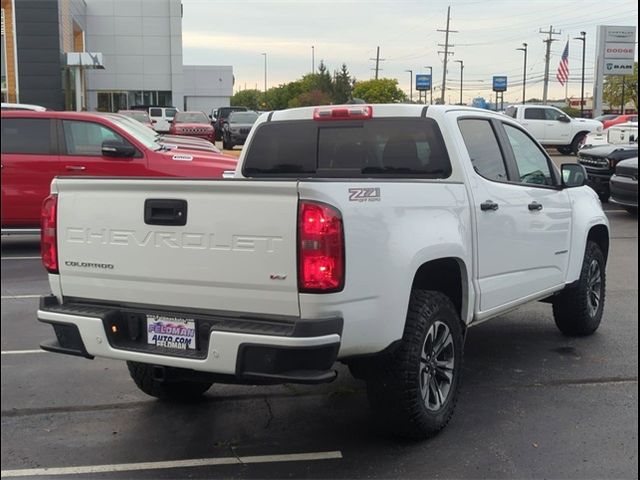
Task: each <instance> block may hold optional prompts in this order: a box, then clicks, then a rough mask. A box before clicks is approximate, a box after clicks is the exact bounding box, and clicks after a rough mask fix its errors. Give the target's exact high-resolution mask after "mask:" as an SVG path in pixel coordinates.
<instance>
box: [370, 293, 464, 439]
mask: <svg viewBox="0 0 640 480" xmlns="http://www.w3.org/2000/svg"><path fill="white" fill-rule="evenodd" d="M462 349H463V334H462V322H461V320H460V316H459V315H458V313H457V311H456V309H455V307H454V306H453V304H452V303H451V300H449V298H448V297H446V296H445V295H443V294H442V293H439V292H433V291H425V290H414V291H413V292H412V293H411V299H410V302H409V311H408V313H407V320H406V324H405V329H404V333H403V336H402V340H401V343H400V345H399V346H398V348H397V349H396V350H395V351H394V352H393V353H391V354H389V356H388V358H387V359H386V361H383V362H381V364H380V366H381V370H380V372H379V373H378V377H377V378H373V377H372V376H370V377H369V381H368V384H367V392H368V395H369V400H370V403H371V407H372V410H373V411H374V413H375V415H376V416H377V418H378V419H379V420H380V421H381V422H382V423H383V424H384V425H385V426H386V427H387V428H388V429H390V430H391V431H392V432H393V433H395V434H397V435H400V436H402V437H408V438H428V437H431V436H433V435H435V434H436V433H438V432H439V431H440V430H442V429H443V428H444V427H445V426H446V425H447V423H449V420H450V419H451V417H452V416H453V411H454V409H455V405H456V402H457V398H458V386H459V384H460V374H461V372H462Z"/></svg>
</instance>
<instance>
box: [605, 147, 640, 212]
mask: <svg viewBox="0 0 640 480" xmlns="http://www.w3.org/2000/svg"><path fill="white" fill-rule="evenodd" d="M610 185H611V187H610V188H611V201H612V202H614V203H618V204H620V205H622V206H623V207H624V208H625V209H626V210H627V211H628V212H629V213H633V214H636V215H637V214H638V157H636V158H630V159H628V160H623V161H621V162H618V165H616V173H614V174H613V176H612V177H611V183H610Z"/></svg>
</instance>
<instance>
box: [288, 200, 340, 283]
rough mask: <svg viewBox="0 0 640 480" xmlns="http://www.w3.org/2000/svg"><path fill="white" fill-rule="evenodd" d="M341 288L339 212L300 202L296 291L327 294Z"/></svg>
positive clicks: (312, 203)
mask: <svg viewBox="0 0 640 480" xmlns="http://www.w3.org/2000/svg"><path fill="white" fill-rule="evenodd" d="M343 286H344V231H343V228H342V216H341V215H340V212H339V211H338V210H337V209H335V208H334V207H331V206H329V205H326V204H324V203H318V202H309V201H301V202H300V205H299V209H298V289H299V291H300V292H301V293H330V292H337V291H340V290H342V287H343Z"/></svg>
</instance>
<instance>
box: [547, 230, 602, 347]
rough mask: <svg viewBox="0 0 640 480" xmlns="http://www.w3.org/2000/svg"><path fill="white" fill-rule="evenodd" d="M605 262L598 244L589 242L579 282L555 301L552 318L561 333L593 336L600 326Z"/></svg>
mask: <svg viewBox="0 0 640 480" xmlns="http://www.w3.org/2000/svg"><path fill="white" fill-rule="evenodd" d="M605 268H606V262H605V259H604V254H603V253H602V250H601V249H600V247H599V246H598V244H597V243H595V242H591V241H590V242H588V243H587V249H586V251H585V254H584V260H583V262H582V271H581V272H580V279H579V280H578V284H577V285H576V286H575V287H572V288H569V289H567V290H565V291H564V292H562V293H561V294H560V295H558V296H557V297H556V298H555V299H554V300H553V316H554V318H555V321H556V325H557V326H558V328H559V329H560V331H561V332H562V333H564V334H565V335H569V336H586V335H591V334H592V333H593V332H595V331H596V330H597V329H598V327H599V326H600V322H601V320H602V314H603V311H604V302H605V294H606V272H605Z"/></svg>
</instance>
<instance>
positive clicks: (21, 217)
mask: <svg viewBox="0 0 640 480" xmlns="http://www.w3.org/2000/svg"><path fill="white" fill-rule="evenodd" d="M1 130H2V138H1V149H2V231H3V233H11V231H12V230H16V231H25V229H32V230H35V229H37V228H38V227H39V223H40V208H41V205H42V201H43V200H44V198H45V197H46V196H47V195H49V185H50V184H51V180H52V179H53V178H54V177H56V176H59V175H85V176H110V177H113V176H124V177H132V176H134V177H152V176H153V177H157V176H160V177H190V178H220V177H222V173H223V172H224V171H228V170H234V169H235V166H236V161H237V160H236V159H235V158H232V157H228V156H225V155H222V154H220V153H215V152H212V151H206V150H195V149H194V150H189V149H185V148H181V149H176V148H171V147H168V146H167V145H163V144H162V143H160V142H157V141H155V140H154V139H153V138H154V137H149V136H144V135H141V134H140V132H139V131H137V130H136V129H135V128H132V127H131V126H130V122H129V121H127V120H126V119H122V118H120V119H119V118H118V116H116V115H113V116H107V115H101V114H93V113H84V112H48V111H47V112H28V111H20V112H19V111H5V112H2V122H1Z"/></svg>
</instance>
